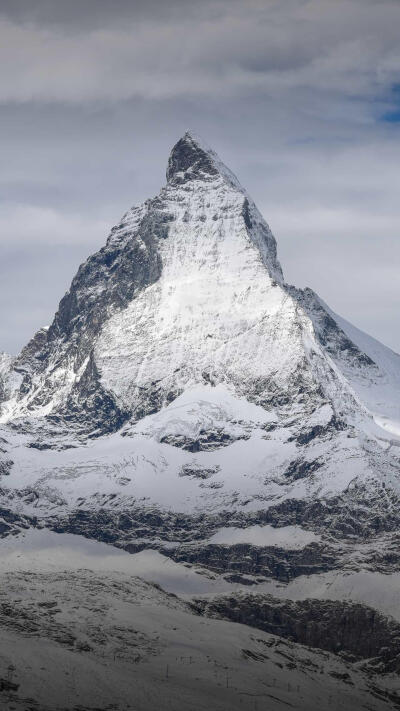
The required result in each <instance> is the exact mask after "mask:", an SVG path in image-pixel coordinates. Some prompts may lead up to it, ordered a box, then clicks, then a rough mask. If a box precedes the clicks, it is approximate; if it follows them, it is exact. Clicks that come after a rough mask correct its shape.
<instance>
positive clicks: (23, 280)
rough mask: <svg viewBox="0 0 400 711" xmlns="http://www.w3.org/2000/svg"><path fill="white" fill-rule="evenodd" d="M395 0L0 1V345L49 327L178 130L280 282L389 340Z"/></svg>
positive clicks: (9, 348) (153, 188) (394, 221)
mask: <svg viewBox="0 0 400 711" xmlns="http://www.w3.org/2000/svg"><path fill="white" fill-rule="evenodd" d="M399 26H400V2H399V0H285V1H284V2H282V0H246V2H243V1H242V0H240V1H239V0H212V1H210V0H202V2H193V1H190V0H189V1H188V0H113V2H109V0H68V2H62V1H61V0H59V1H58V2H57V1H56V2H54V0H1V2H0V141H1V158H2V160H1V162H0V245H1V252H0V253H1V259H0V350H4V351H6V352H9V353H17V352H18V351H19V350H20V348H21V347H22V346H23V345H24V344H25V343H26V342H27V341H28V340H29V338H30V337H31V336H32V335H33V333H34V332H35V331H36V330H37V329H38V328H39V327H41V326H43V325H47V324H49V323H50V322H51V320H52V317H53V315H54V312H55V311H56V309H57V305H58V302H59V300H60V298H61V297H62V296H63V294H64V293H65V291H66V290H67V289H68V286H69V283H70V281H71V279H72V277H73V275H74V273H75V271H76V269H77V267H78V266H79V264H80V263H81V262H82V261H83V260H84V259H86V257H87V256H88V255H89V254H91V253H92V252H93V251H95V250H96V249H98V248H100V247H101V246H102V245H103V244H104V242H105V240H106V238H107V234H108V232H109V230H110V228H111V226H112V225H113V224H116V223H118V222H119V218H120V217H121V215H122V214H123V213H124V212H126V210H127V209H128V208H129V207H131V206H132V205H134V204H138V203H140V202H141V201H143V200H144V199H146V198H148V197H152V196H154V195H155V194H156V193H157V192H158V191H159V189H160V187H161V186H162V185H163V183H164V182H165V168H166V163H167V159H168V155H169V153H170V150H171V148H172V146H173V145H174V143H175V142H176V141H177V140H178V138H179V137H180V136H181V135H182V134H183V133H184V132H185V131H186V130H188V129H189V130H191V131H193V132H194V133H196V134H199V135H201V136H202V137H203V138H204V139H205V141H206V142H207V143H208V144H209V145H211V146H212V147H213V148H214V150H216V151H217V153H218V154H219V155H220V157H221V159H222V160H223V161H224V162H225V163H226V164H227V165H228V166H229V167H230V168H231V169H232V170H233V171H234V172H235V173H236V174H237V176H238V177H239V179H240V181H241V183H242V184H243V185H244V187H246V189H247V190H248V192H249V193H250V194H251V195H252V197H253V198H254V200H255V202H256V203H257V205H258V207H259V209H260V210H261V212H262V213H263V214H264V216H265V218H266V219H267V221H268V223H269V225H270V227H271V229H272V231H273V233H274V234H275V237H276V239H277V243H278V254H279V257H280V261H281V263H282V266H283V270H284V274H285V277H286V280H287V281H288V282H290V283H293V284H296V285H297V286H299V287H304V286H310V287H311V288H313V289H314V290H315V291H316V292H317V293H318V294H319V295H320V296H321V297H322V298H323V299H324V300H325V301H326V302H327V303H328V304H329V306H330V307H331V308H332V309H333V310H334V311H336V312H338V313H340V314H341V315H342V316H344V317H345V318H347V319H348V320H349V321H351V322H352V323H354V324H355V325H356V326H358V327H359V328H362V329H363V330H365V331H367V332H368V333H370V334H372V335H373V336H375V337H376V338H378V339H379V340H381V341H382V342H384V343H385V344H386V345H388V346H390V347H391V348H393V349H395V350H397V351H399V352H400V308H399V306H400V279H399V264H400V240H399V229H400V199H399V166H400V141H399V138H400V44H399V41H398V28H399Z"/></svg>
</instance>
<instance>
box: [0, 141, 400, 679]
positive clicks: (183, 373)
mask: <svg viewBox="0 0 400 711" xmlns="http://www.w3.org/2000/svg"><path fill="white" fill-rule="evenodd" d="M0 403H1V404H0V407H1V410H0V412H1V425H0V427H1V431H0V456H1V459H0V474H1V475H2V481H1V490H0V491H1V502H2V516H3V521H2V523H0V527H1V530H2V532H3V535H8V534H10V533H16V532H18V530H20V529H21V527H22V528H29V527H33V528H38V527H39V528H43V527H46V528H50V529H52V530H54V531H57V532H64V533H75V534H76V533H77V534H81V535H84V536H85V537H88V538H96V539H98V540H101V541H105V542H111V543H113V544H114V545H117V546H119V547H121V548H125V549H126V550H128V551H130V552H132V553H136V552H137V551H140V550H143V549H151V548H152V549H154V548H156V549H158V550H159V551H160V552H161V553H162V555H163V556H167V557H169V558H171V559H173V560H174V561H175V562H177V563H179V564H183V565H192V566H195V569H196V570H197V569H198V568H201V570H202V571H203V572H204V573H206V574H207V575H211V576H217V578H218V580H219V581H220V583H221V585H222V588H218V589H217V588H216V589H215V591H214V592H218V591H220V592H224V593H227V592H230V593H232V594H234V595H238V596H239V598H238V600H239V602H238V603H237V605H238V608H237V609H239V608H240V609H242V608H243V605H245V606H247V608H246V609H248V605H249V600H248V599H247V597H246V598H243V597H242V598H241V597H240V596H241V595H242V593H241V592H240V590H241V588H242V587H243V586H244V585H245V586H246V588H247V589H251V591H252V594H253V593H257V594H259V595H261V594H262V595H264V596H265V595H267V594H268V595H269V596H271V595H273V596H274V595H275V596H278V597H279V598H280V599H281V598H282V584H285V586H286V587H285V591H286V594H287V600H289V599H290V600H292V601H293V600H294V599H295V598H296V596H298V595H299V594H300V593H299V592H298V589H297V593H295V592H293V593H292V592H291V590H292V588H293V585H294V583H296V584H297V583H298V582H299V581H300V583H301V585H300V587H301V590H303V593H302V595H303V596H304V591H305V593H306V595H307V596H308V597H309V598H310V599H311V600H314V603H313V604H314V608H312V605H311V608H310V609H313V610H314V613H315V614H317V612H318V610H320V608H318V609H317V607H316V605H317V602H316V598H320V599H330V598H329V595H330V593H329V590H330V589H331V587H332V584H333V578H332V576H334V579H335V580H340V584H339V585H336V588H337V589H338V588H340V590H341V592H340V593H337V595H336V597H335V600H342V601H344V600H345V599H347V598H349V597H350V599H354V600H357V602H358V603H360V604H361V605H362V604H368V605H369V606H370V607H369V608H368V609H370V608H371V609H374V608H380V609H381V611H383V612H384V613H385V614H386V613H388V611H389V612H390V614H392V615H393V614H394V610H395V607H396V605H395V600H396V597H395V595H396V593H395V590H396V585H395V582H392V583H391V584H390V585H389V587H388V586H387V580H388V579H389V578H390V579H391V580H393V581H394V580H397V578H396V576H397V575H398V572H397V571H399V570H400V549H399V545H398V544H399V539H398V528H399V524H400V508H399V491H400V460H399V458H400V447H399V445H400V356H399V355H397V354H396V353H394V352H392V351H391V350H390V349H388V348H386V347H385V346H383V345H381V344H380V343H378V342H377V341H375V340H374V339H373V338H371V337H369V336H367V335H366V334H363V333H362V332H360V331H359V330H358V329H356V328H355V327H353V326H351V325H350V324H349V323H347V322H346V321H345V320H344V319H342V318H341V317H339V316H337V315H336V314H334V313H333V312H332V311H331V310H330V309H329V307H328V306H327V305H326V304H324V302H323V301H322V300H321V299H320V298H319V297H318V296H317V295H316V294H315V293H314V292H313V291H311V290H310V289H305V290H300V289H297V288H295V287H293V286H290V285H288V284H286V282H285V281H284V278H283V274H282V269H281V266H280V264H279V261H278V258H277V250H276V243H275V239H274V237H273V235H272V233H271V231H270V229H269V227H268V225H267V224H266V222H265V221H264V219H263V217H262V216H261V215H260V213H259V212H258V210H257V208H256V206H255V205H254V203H253V201H252V200H251V198H250V196H249V195H248V194H247V193H246V191H245V190H244V189H243V188H242V187H241V185H240V184H239V182H238V180H237V178H236V177H235V176H234V175H233V174H232V173H231V172H230V171H229V170H228V169H227V168H226V167H225V166H224V165H223V164H222V163H221V161H220V159H219V158H218V157H217V155H216V154H215V153H214V152H213V151H212V150H211V149H209V148H208V147H207V146H205V145H204V144H203V143H202V141H200V140H199V139H197V138H195V137H194V136H193V135H192V134H190V133H186V134H185V136H184V137H183V138H181V139H180V140H179V141H178V143H177V144H176V145H175V146H174V148H173V150H172V153H171V156H170V158H169V161H168V168H167V183H166V185H165V187H163V188H162V190H161V192H160V194H159V195H158V196H156V197H155V198H153V199H151V200H147V201H146V202H145V203H144V204H143V205H140V206H139V207H135V208H132V209H131V210H129V211H128V212H127V213H126V214H125V215H124V216H123V218H122V219H121V222H120V223H119V224H118V225H117V226H116V227H114V228H113V229H112V230H111V234H110V236H109V237H108V240H107V243H106V245H105V247H103V248H102V249H101V250H100V251H99V252H97V253H96V254H94V255H93V256H91V257H90V258H89V259H88V260H87V261H86V262H85V263H84V264H83V265H82V266H81V267H80V268H79V270H78V273H77V274H76V276H75V277H74V279H73V281H72V284H71V287H70V290H69V291H68V293H67V294H66V295H65V296H64V298H63V299H62V301H61V302H60V305H59V309H58V311H57V313H56V315H55V318H54V320H53V323H52V324H51V326H50V327H49V328H47V329H42V330H40V331H39V332H38V333H37V334H36V335H35V336H34V337H33V339H32V340H31V341H30V342H29V343H28V344H27V346H26V347H25V348H24V349H23V350H22V352H21V353H20V354H19V355H18V356H17V357H15V358H11V357H9V356H6V355H1V356H0ZM360 571H363V572H364V573H366V572H367V573H368V574H369V575H370V576H371V580H373V582H371V583H370V585H364V586H363V584H362V583H358V582H357V580H356V579H355V578H356V577H357V575H359V573H360ZM383 573H384V574H385V575H386V578H384V577H383V576H382V574H383ZM338 576H339V577H338ZM393 576H394V578H393ZM364 582H365V580H364ZM300 583H299V584H300ZM291 586H292V587H291ZM217 587H218V586H217ZM385 587H386V589H391V590H393V595H392V598H390V599H389V600H386V602H385V605H386V607H385V609H383V608H382V604H383V603H382V599H383V598H382V594H381V593H382V590H383V588H385ZM372 589H373V590H374V591H375V593H374V594H373V593H372V592H371V590H372ZM350 591H351V592H350ZM200 592H201V590H200ZM211 592H213V591H212V590H211ZM210 594H211V593H210ZM250 599H251V595H250ZM255 599H256V598H255V597H254V600H255ZM268 599H269V598H268V597H265V599H264V602H263V607H262V609H263V613H262V614H263V615H264V618H265V606H266V605H267V606H268V604H269V605H270V609H272V607H273V606H274V605H275V607H274V609H275V613H274V614H277V613H276V599H275V598H271V600H272V602H271V601H270V602H269V603H268ZM224 600H225V598H221V601H220V602H219V603H218V604H216V603H215V602H210V601H209V600H208V601H207V604H206V603H204V602H202V603H200V602H198V601H197V602H196V604H197V605H200V607H199V609H200V608H201V610H202V611H203V610H207V611H208V613H210V614H211V613H212V614H214V613H215V612H216V611H217V612H218V614H222V613H223V610H224V609H225V611H226V614H227V616H228V617H230V619H238V618H235V617H234V616H232V614H231V612H230V610H232V602H231V603H229V605H227V603H226V602H224ZM274 600H275V602H274ZM310 604H311V603H310ZM318 604H319V605H320V603H318ZM335 604H339V603H335ZM344 604H345V603H344V602H343V605H344ZM346 604H347V603H346ZM293 605H294V603H293V604H292V607H290V605H289V603H287V607H286V608H285V615H286V617H285V619H286V622H287V624H286V628H285V625H284V624H283V623H282V624H281V627H280V630H281V632H280V634H281V635H282V636H285V634H286V636H290V637H291V638H292V639H293V638H294V639H295V641H299V642H302V643H303V642H304V641H305V639H304V638H301V637H300V636H299V637H298V639H297V640H296V638H295V635H294V632H293V625H290V624H289V622H288V620H289V619H290V615H292V616H293V617H295V616H296V615H299V610H298V609H296V608H295V607H294V606H293ZM240 606H242V607H240ZM254 609H255V610H256V612H254V616H255V620H256V622H257V619H259V618H260V615H261V613H260V612H257V610H258V611H259V610H260V609H261V608H260V602H259V600H258V601H257V605H255V608H254ZM210 611H211V612H210ZM314 613H313V614H314ZM302 614H303V613H302ZM318 614H319V613H318ZM323 614H324V615H325V617H326V618H329V615H331V618H329V619H330V621H331V622H330V623H331V625H332V629H334V626H335V622H334V621H335V619H336V616H337V609H336V608H332V610H331V612H329V611H327V609H324V611H323ZM257 615H258V617H257ZM327 616H328V617H327ZM264 618H263V619H264ZM240 619H242V618H240ZM346 619H347V618H346ZM360 619H361V618H360ZM357 620H358V621H357V624H358V626H359V628H360V625H361V624H362V623H361V622H359V618H357ZM357 624H356V629H355V632H354V634H355V636H357V634H358V633H357ZM285 629H286V632H285ZM289 629H290V632H289V631H288V630H289ZM323 637H324V635H323V632H322V631H321V632H320V634H319V636H318V634H316V635H315V636H314V638H313V639H314V642H313V646H316V647H318V646H319V647H323V648H325V649H328V651H335V647H334V644H335V643H334V641H333V642H332V645H333V646H332V645H331V646H325V647H324V640H323ZM333 637H334V634H333ZM318 640H319V641H318ZM338 644H339V643H338ZM339 647H340V644H339ZM339 647H338V648H339ZM356 647H357V645H356V643H354V644H353V646H352V648H351V649H352V653H353V654H356ZM396 649H397V648H396ZM396 654H397V652H396ZM356 656H357V654H356ZM361 656H362V655H361ZM375 656H378V657H379V654H378V653H377V654H376V655H375ZM383 656H384V655H383ZM386 656H387V655H386ZM381 657H382V655H381ZM381 657H380V659H381ZM382 659H383V657H382ZM382 659H381V662H382ZM385 659H386V657H385ZM386 662H387V659H386ZM386 662H385V663H386ZM382 663H383V662H382ZM393 665H395V663H394V662H393V664H392V666H391V667H390V668H391V669H392V668H393ZM389 666H390V665H389Z"/></svg>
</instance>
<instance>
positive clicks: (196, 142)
mask: <svg viewBox="0 0 400 711" xmlns="http://www.w3.org/2000/svg"><path fill="white" fill-rule="evenodd" d="M218 175H219V176H221V177H223V178H224V180H226V181H227V182H228V183H229V184H230V185H231V186H232V187H234V188H236V189H237V190H239V191H240V192H242V193H243V194H244V195H246V191H245V190H244V188H243V187H242V186H241V184H240V182H239V180H238V179H237V177H236V175H235V174H234V173H232V171H231V170H230V169H229V168H227V166H226V165H225V164H224V163H223V162H222V161H221V159H220V158H219V156H218V155H217V153H215V151H213V149H212V148H210V146H208V145H207V143H205V141H203V139H202V138H200V137H199V136H197V135H196V134H194V133H192V132H191V131H186V133H185V134H184V136H182V138H180V139H179V141H178V142H177V143H176V144H175V145H174V147H173V149H172V151H171V154H170V157H169V160H168V166H167V181H168V182H169V183H172V184H179V183H184V182H187V181H188V180H199V179H200V180H212V179H213V178H216V177H217V176H218Z"/></svg>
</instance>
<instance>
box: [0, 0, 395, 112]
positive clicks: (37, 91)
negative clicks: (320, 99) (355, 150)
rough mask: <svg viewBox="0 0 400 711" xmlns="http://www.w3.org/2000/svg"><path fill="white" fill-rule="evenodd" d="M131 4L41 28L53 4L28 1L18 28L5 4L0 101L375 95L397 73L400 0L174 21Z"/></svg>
mask: <svg viewBox="0 0 400 711" xmlns="http://www.w3.org/2000/svg"><path fill="white" fill-rule="evenodd" d="M63 5H65V6H66V7H68V5H69V4H68V3H67V4H64V3H63ZM96 6H97V4H96ZM134 6H135V13H133V12H132V4H131V5H129V3H121V13H120V14H119V15H114V17H115V16H117V17H118V18H119V20H120V24H118V23H111V24H108V19H107V18H108V11H106V9H107V7H108V8H110V4H105V3H99V7H98V11H97V12H96V11H95V9H94V4H93V3H84V4H83V6H82V8H81V9H80V10H79V8H80V5H79V6H77V5H73V6H72V7H71V8H70V9H69V11H65V12H63V13H61V11H60V13H59V14H60V19H59V23H58V24H55V25H52V24H46V23H40V24H39V23H38V22H37V18H40V17H42V15H43V14H44V10H45V9H46V7H47V5H46V3H36V4H34V10H33V11H31V13H30V14H29V12H28V7H27V5H26V3H25V4H23V7H22V8H21V7H20V15H22V17H24V18H29V17H30V18H31V21H30V22H28V21H27V20H26V21H25V22H18V21H17V19H16V13H15V12H14V13H12V12H11V8H10V6H9V13H8V15H7V14H5V15H4V14H3V18H2V19H0V36H1V38H2V42H1V45H0V101H2V102H10V101H15V102H24V101H32V100H35V101H58V102H69V103H71V102H72V103H74V102H77V103H88V102H93V101H102V102H110V101H111V102H115V101H118V100H127V99H130V98H134V97H142V98H146V99H165V98H170V97H179V96H190V95H193V96H219V97H221V96H236V95H238V94H242V95H243V94H244V95H245V94H249V93H252V92H266V93H269V94H270V95H271V96H279V95H282V93H283V92H288V91H291V90H298V91H304V90H306V89H309V90H310V89H312V90H313V91H318V92H322V93H324V94H325V95H326V93H327V92H330V93H331V94H333V95H334V94H335V92H336V93H337V92H338V93H340V94H341V95H342V96H348V97H350V96H352V97H353V96H354V95H355V94H357V95H358V96H362V97H371V96H376V94H377V93H380V92H381V93H382V92H384V91H387V89H388V87H390V85H391V84H392V83H393V82H394V81H395V80H396V77H397V76H398V69H399V65H400V51H399V50H398V37H397V34H398V33H397V27H398V23H399V21H400V6H399V4H398V2H397V0H382V1H381V2H380V3H376V2H375V1H374V0H337V1H336V2H332V0H318V2H314V1H313V0H310V1H308V2H301V1H300V0H287V2H286V3H285V4H284V5H283V4H282V3H277V2H276V1H275V0H267V2H259V1H258V0H248V2H247V3H246V5H243V4H242V3H237V2H229V1H225V2H224V1H223V0H221V1H220V2H219V3H217V4H216V5H215V4H214V3H210V2H206V3H204V4H193V3H184V2H181V3H179V2H178V3H177V2H176V3H172V5H171V12H170V14H169V15H167V16H166V17H165V16H160V12H161V9H162V7H163V3H160V2H159V3H156V2H153V3H151V4H150V6H149V7H148V8H147V12H143V10H144V5H142V4H141V3H139V4H138V5H136V3H135V4H134ZM164 7H165V5H164ZM74 8H75V11H74V12H73V10H74ZM174 8H175V9H179V12H173V9H174ZM23 10H24V11H23ZM40 10H41V11H40ZM89 10H91V12H89ZM79 13H81V16H82V19H83V20H85V21H84V22H83V25H81V26H80V27H79V26H78V19H79V17H80V14H79ZM161 15H162V13H161ZM50 16H51V13H50ZM64 16H65V17H64ZM90 16H91V17H92V19H93V22H92V25H91V26H89V27H87V26H86V21H87V20H88V19H89V18H90ZM63 17H64V23H63V21H62V18H63ZM68 18H69V21H68ZM73 18H75V20H76V26H73V25H72V22H71V20H72V19H73ZM101 18H103V24H101V22H100V20H101ZM35 20H36V21H35Z"/></svg>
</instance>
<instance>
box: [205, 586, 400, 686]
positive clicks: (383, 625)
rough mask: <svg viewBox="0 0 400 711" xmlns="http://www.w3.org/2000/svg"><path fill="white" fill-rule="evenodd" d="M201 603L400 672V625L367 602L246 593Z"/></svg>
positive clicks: (218, 613) (219, 613) (211, 611)
mask: <svg viewBox="0 0 400 711" xmlns="http://www.w3.org/2000/svg"><path fill="white" fill-rule="evenodd" d="M196 604H197V608H198V609H199V610H200V611H201V612H202V613H203V614H205V615H208V616H215V617H223V618H225V619H229V620H232V621H234V622H240V623H242V624H246V625H250V626H251V627H257V628H258V629H262V630H264V631H265V632H270V633H271V634H275V635H278V636H279V637H284V638H287V639H290V640H292V641H294V642H299V643H301V644H306V645H308V646H309V647H316V648H319V649H325V650H327V651H329V652H334V653H335V654H338V653H339V652H345V653H346V652H348V653H350V654H352V655H354V656H355V657H357V658H358V659H363V660H368V662H369V664H370V665H371V666H372V667H377V668H380V670H381V671H382V670H383V671H385V672H397V673H399V672H400V624H399V623H397V622H395V621H394V620H392V619H390V618H388V617H385V616H384V615H381V614H380V613H378V612H377V611H376V610H373V609H372V608H370V607H367V606H366V605H362V604H359V603H355V602H344V601H333V600H313V599H309V600H299V601H293V600H280V599H277V598H274V597H272V596H271V595H259V594H246V593H240V594H232V595H224V596H219V597H216V598H213V599H212V600H197V603H196Z"/></svg>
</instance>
